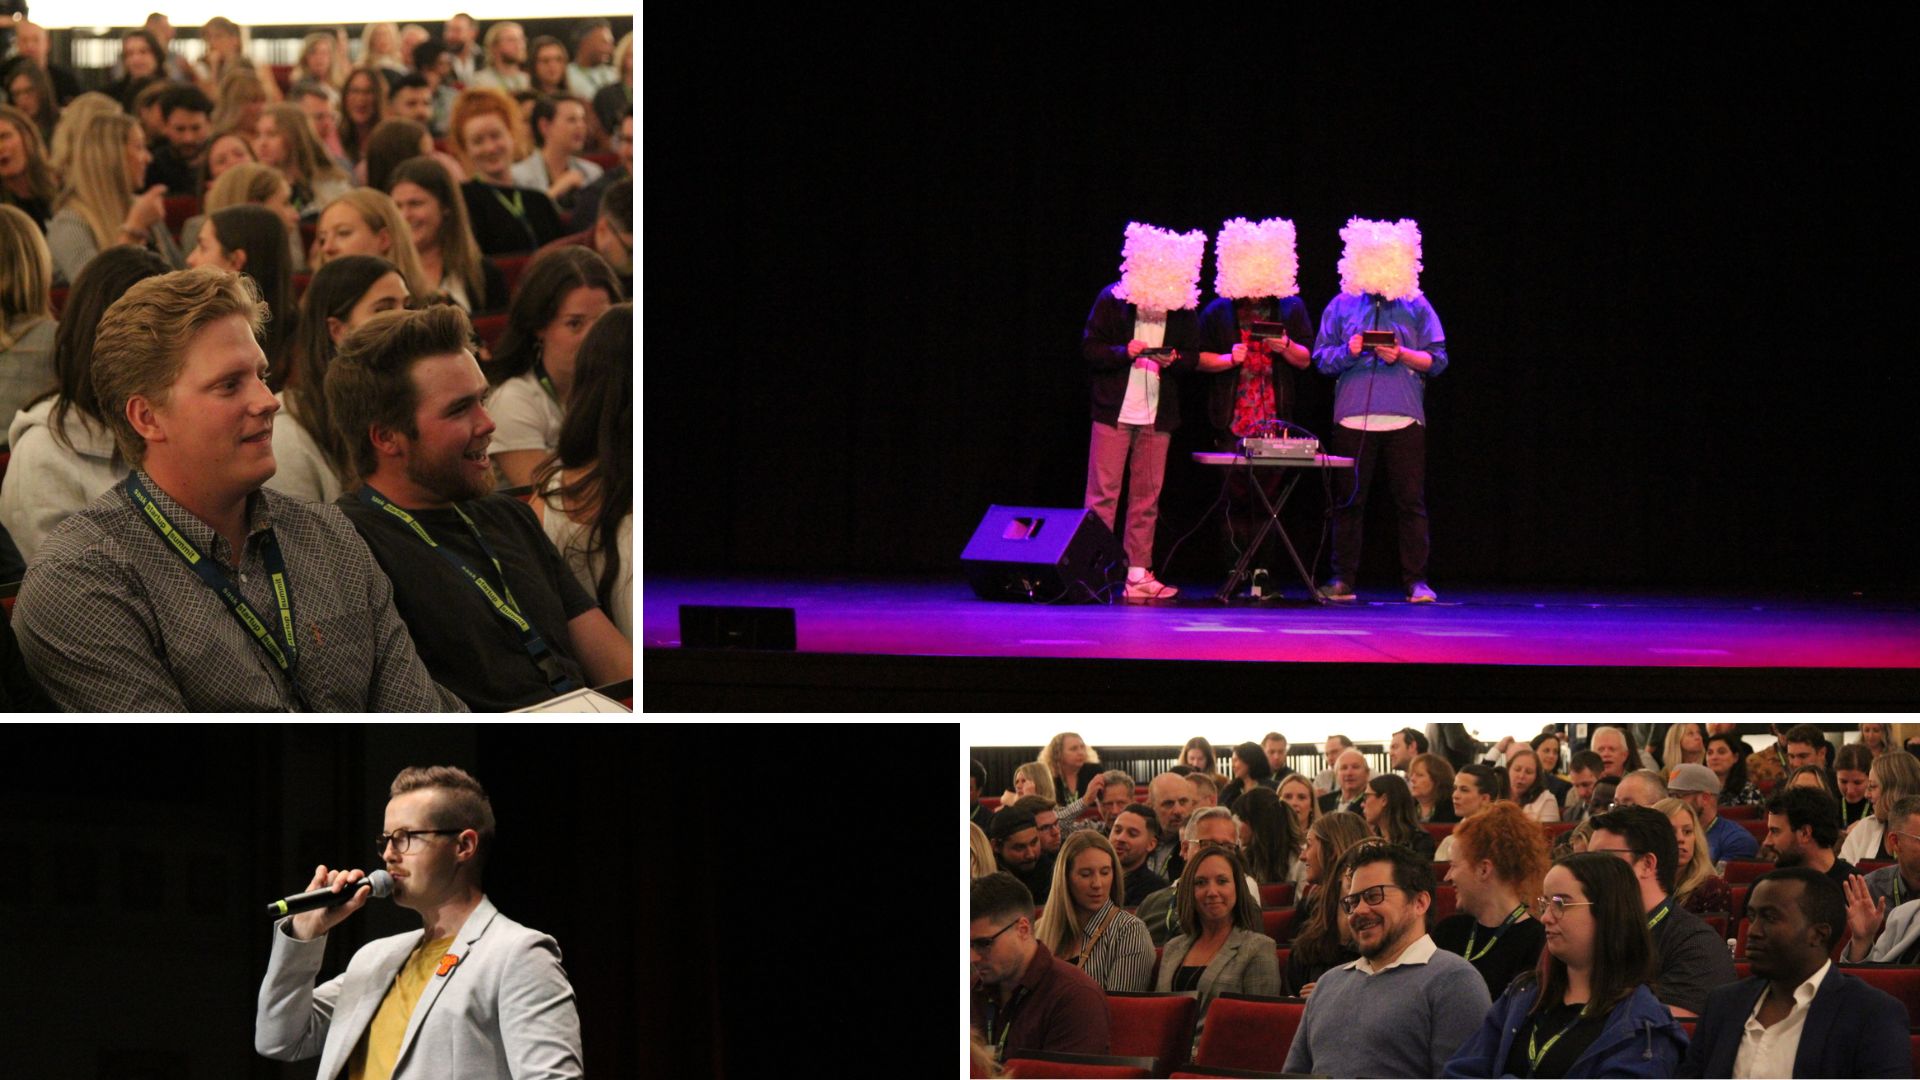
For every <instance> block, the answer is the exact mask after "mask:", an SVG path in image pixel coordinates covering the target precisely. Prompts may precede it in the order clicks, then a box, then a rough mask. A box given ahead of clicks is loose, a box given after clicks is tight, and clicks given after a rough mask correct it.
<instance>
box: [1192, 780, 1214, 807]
mask: <svg viewBox="0 0 1920 1080" xmlns="http://www.w3.org/2000/svg"><path fill="white" fill-rule="evenodd" d="M1187 783H1189V784H1192V785H1193V805H1195V806H1219V805H1220V787H1219V784H1220V778H1219V777H1218V776H1216V775H1214V774H1213V773H1202V772H1196V773H1188V774H1187Z"/></svg>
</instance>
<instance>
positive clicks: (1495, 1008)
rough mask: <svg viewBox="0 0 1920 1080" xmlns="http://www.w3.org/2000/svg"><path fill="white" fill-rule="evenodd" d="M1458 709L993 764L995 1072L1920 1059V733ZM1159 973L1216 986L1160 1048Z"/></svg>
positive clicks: (1616, 1069) (1185, 990)
mask: <svg viewBox="0 0 1920 1080" xmlns="http://www.w3.org/2000/svg"><path fill="white" fill-rule="evenodd" d="M1439 727H1442V726H1441V725H1434V726H1432V727H1430V728H1429V730H1428V731H1427V732H1421V731H1417V730H1414V729H1404V730H1402V731H1400V732H1395V733H1394V734H1393V736H1392V739H1391V741H1390V743H1389V744H1388V745H1387V746H1386V747H1384V748H1381V747H1379V746H1377V745H1376V746H1374V747H1371V748H1363V747H1359V746H1355V745H1354V743H1353V742H1352V740H1350V739H1348V738H1346V737H1345V736H1340V735H1335V736H1332V737H1331V738H1329V739H1328V740H1327V741H1326V744H1325V750H1324V758H1323V756H1322V751H1321V749H1320V748H1319V747H1318V745H1317V744H1316V745H1314V746H1310V747H1306V748H1303V755H1302V756H1310V757H1311V758H1312V762H1313V767H1312V768H1306V769H1300V770H1296V769H1295V768H1294V767H1293V765H1292V764H1290V763H1291V762H1292V761H1294V760H1296V758H1295V757H1293V756H1290V754H1289V746H1290V745H1291V744H1290V743H1289V742H1288V741H1287V739H1286V738H1285V737H1284V736H1282V735H1281V734H1279V733H1277V732H1271V733H1268V734H1267V735H1266V736H1265V738H1263V739H1261V740H1260V741H1258V742H1255V741H1251V740H1249V741H1247V742H1243V743H1239V744H1237V745H1234V746H1232V747H1231V749H1227V748H1224V747H1223V748H1221V749H1220V751H1219V752H1218V753H1216V749H1215V747H1214V746H1212V745H1211V744H1210V743H1209V742H1208V741H1207V740H1205V739H1193V740H1189V741H1188V742H1187V743H1186V744H1185V745H1184V746H1183V747H1181V748H1180V750H1179V752H1178V755H1177V757H1175V758H1173V759H1172V760H1173V761H1174V762H1175V763H1174V764H1172V765H1171V766H1170V767H1165V768H1164V770H1163V771H1158V772H1153V773H1152V774H1151V775H1140V774H1139V770H1147V771H1151V769H1152V767H1153V766H1151V765H1150V764H1144V763H1143V764H1140V765H1136V767H1135V770H1133V771H1130V770H1127V769H1112V768H1107V767H1105V766H1103V765H1102V764H1101V761H1100V755H1099V753H1098V752H1097V751H1096V750H1095V749H1094V748H1093V747H1092V746H1091V745H1090V744H1088V743H1087V742H1086V741H1085V740H1084V739H1082V738H1081V737H1080V736H1079V735H1078V734H1075V733H1071V732H1068V733H1062V734H1061V735H1058V736H1056V737H1055V738H1054V739H1053V740H1052V742H1051V743H1049V744H1048V746H1047V747H1046V749H1045V750H1044V751H1043V752H1041V753H1040V754H1039V759H1038V760H1037V761H1032V762H1028V763H1026V764H1023V765H1021V766H1019V768H1018V769H1017V770H1015V772H1014V774H1013V785H1012V787H1011V788H1010V789H1009V790H1008V791H1007V792H1006V793H1005V795H1004V796H1003V797H1002V798H1001V799H1000V800H998V801H997V807H996V805H995V802H996V801H995V800H992V799H989V798H986V796H987V795H988V794H989V793H990V792H991V791H992V790H995V789H992V788H989V787H988V781H989V777H988V775H987V770H986V768H985V767H983V766H982V765H981V764H980V762H978V761H976V762H974V765H973V770H972V777H971V792H970V797H969V801H968V804H967V812H968V815H969V819H970V823H969V826H968V831H969V833H970V835H971V836H972V838H973V839H972V843H971V874H972V879H973V884H972V899H971V904H970V908H969V911H968V917H969V920H970V929H969V938H970V957H971V972H972V987H971V1006H970V1015H971V1024H972V1046H973V1066H972V1068H973V1075H975V1076H999V1075H1006V1073H1004V1072H1003V1071H1002V1070H1003V1068H1004V1067H1005V1066H1006V1065H1007V1064H1008V1063H1009V1062H1018V1064H1017V1065H1016V1066H1015V1067H1016V1069H1017V1070H1018V1072H1017V1074H1018V1075H1028V1076H1037V1075H1060V1074H1068V1075H1120V1073H1101V1072H1095V1071H1085V1072H1082V1071H1075V1070H1080V1069H1095V1068H1097V1067H1098V1066H1096V1065H1095V1064H1094V1063H1093V1062H1090V1061H1088V1062H1081V1061H1077V1060H1076V1056H1085V1057H1096V1058H1097V1057H1103V1056H1108V1055H1120V1056H1122V1057H1127V1058H1129V1059H1136V1058H1139V1057H1141V1056H1142V1055H1152V1056H1156V1057H1157V1058H1158V1065H1159V1067H1160V1069H1162V1070H1164V1069H1168V1068H1178V1067H1180V1066H1181V1065H1183V1064H1186V1063H1187V1062H1189V1061H1191V1062H1192V1066H1191V1067H1193V1068H1194V1069H1196V1070H1199V1071H1202V1073H1203V1074H1204V1070H1208V1069H1227V1068H1235V1067H1238V1068H1243V1069H1244V1068H1251V1069H1254V1070H1255V1071H1254V1072H1250V1073H1247V1075H1262V1074H1278V1073H1280V1072H1281V1071H1283V1070H1284V1071H1285V1072H1286V1073H1288V1074H1303V1075H1304V1074H1314V1075H1324V1076H1379V1077H1422V1076H1478V1077H1494V1076H1539V1077H1597V1076H1640V1077H1673V1076H1686V1077H1787V1076H1794V1077H1813V1076H1907V1077H1910V1076H1913V1075H1914V1071H1913V1060H1914V1047H1913V1045H1910V1042H1909V1028H1910V1027H1911V1026H1914V1020H1913V1018H1912V1017H1910V1014H1909V1008H1920V993H1915V992H1913V990H1915V989H1920V978H1911V977H1912V976H1920V971H1908V970H1907V969H1906V966H1907V965H1920V903H1916V902H1915V901H1916V900H1920V790H1917V789H1916V785H1920V761H1916V758H1917V757H1920V738H1916V739H1915V741H1914V742H1913V743H1912V744H1910V745H1909V744H1906V743H1904V742H1901V741H1896V739H1894V738H1892V737H1890V731H1889V729H1888V728H1886V727H1885V726H1884V725H1861V726H1860V727H1859V729H1858V730H1859V736H1858V737H1857V738H1854V737H1853V736H1852V734H1851V733H1852V732H1853V731H1854V730H1855V729H1854V728H1853V727H1851V726H1849V727H1847V728H1845V729H1841V728H1839V727H1837V726H1836V727H1833V728H1823V727H1821V726H1818V725H1813V724H1800V725H1797V726H1794V727H1792V728H1789V729H1786V730H1784V731H1783V730H1781V729H1780V728H1778V727H1773V728H1772V729H1771V731H1768V730H1767V729H1766V728H1763V727H1761V726H1759V725H1733V724H1674V725H1670V726H1665V727H1664V730H1663V729H1662V726H1660V725H1618V726H1612V725H1608V726H1594V727H1593V728H1592V729H1591V730H1588V729H1587V726H1586V725H1581V726H1580V727H1579V728H1578V729H1577V733H1576V732H1569V731H1566V730H1561V729H1556V728H1549V729H1548V730H1546V731H1543V732H1541V733H1540V734H1539V735H1537V736H1535V737H1533V738H1531V739H1515V738H1504V739H1501V740H1500V741H1499V742H1497V743H1494V744H1491V745H1488V744H1485V743H1474V742H1472V741H1471V739H1467V740H1464V741H1463V740H1462V739H1460V738H1459V737H1458V736H1457V735H1451V736H1446V737H1444V738H1443V733H1442V732H1439V731H1436V730H1434V729H1436V728H1439ZM1869 728H1871V729H1873V730H1872V731H1871V732H1869V731H1868V730H1867V729H1869ZM1869 736H1871V737H1869ZM1849 739H1851V740H1852V741H1848V740H1849ZM1842 743H1844V745H1841V744H1842ZM1435 747H1439V748H1440V752H1439V753H1436V752H1435V751H1434V748H1435ZM1170 753H1171V752H1170ZM1135 760H1136V761H1137V760H1138V759H1137V758H1136V759H1135ZM1166 761H1167V759H1161V764H1162V765H1165V764H1166ZM1303 764H1304V762H1303ZM1003 767H1004V766H1003ZM1375 770H1379V771H1377V772H1376V771H1375ZM1840 773H1848V774H1851V775H1847V776H1841V775H1839V774H1840ZM1309 774H1318V775H1309ZM1136 796H1138V797H1139V801H1135V800H1136ZM1063 834H1064V835H1065V836H1066V837H1067V839H1066V841H1065V842H1064V843H1062V842H1061V840H1060V837H1061V836H1062V835H1063ZM1436 835H1437V836H1439V838H1440V843H1439V845H1438V847H1436V846H1435V839H1436ZM1730 878H1731V881H1730V880H1729V879H1730ZM1889 965H1891V966H1895V968H1897V970H1895V971H1889V972H1888V973H1887V975H1886V976H1884V977H1883V976H1882V975H1881V974H1880V972H1879V969H1880V968H1884V967H1887V966H1889ZM1909 985H1910V986H1911V987H1912V988H1913V989H1903V987H1907V986H1909ZM1144 990H1151V991H1155V992H1158V993H1160V994H1163V995H1168V996H1176V995H1181V996H1188V997H1191V998H1192V999H1193V1002H1194V1004H1193V1023H1192V1027H1191V1034H1192V1042H1191V1043H1190V1044H1189V1045H1187V1046H1185V1047H1183V1048H1182V1049H1181V1052H1180V1053H1178V1054H1176V1055H1174V1057H1173V1059H1172V1060H1170V1061H1169V1060H1167V1057H1166V1055H1165V1053H1164V1047H1161V1048H1156V1046H1155V1039H1156V1038H1158V1037H1159V1036H1158V1035H1157V1034H1156V1032H1157V1031H1158V1029H1157V1028H1153V1027H1151V1025H1150V1023H1149V1021H1147V1020H1145V1019H1142V1018H1143V1017H1146V1016H1148V1015H1149V1012H1148V1011H1146V1010H1143V1009H1139V1008H1135V1007H1132V1006H1130V1005H1128V1003H1127V1002H1126V1001H1123V1000H1122V999H1121V998H1117V997H1112V996H1111V995H1116V994H1118V995H1125V994H1129V993H1137V992H1140V991H1144ZM1889 990H1893V991H1896V992H1899V993H1901V994H1902V996H1901V997H1896V996H1894V993H1890V992H1889ZM1229 997H1230V998H1233V999H1234V1000H1233V1001H1232V1002H1230V1003H1229V1004H1231V1005H1233V1006H1234V1008H1233V1009H1232V1012H1231V1015H1229V1014H1228V1013H1227V1012H1224V1011H1222V1010H1224V1009H1226V1005H1223V1004H1222V1001H1223V998H1229ZM1903 997H1904V1000H1903ZM1261 1002H1264V1003H1268V1004H1266V1005H1258V1006H1250V1005H1249V1004H1247V1003H1261ZM1123 1005H1127V1007H1125V1008H1123V1007H1122V1006H1123ZM1257 1018H1264V1019H1257ZM1210 1024H1212V1025H1215V1026H1218V1025H1228V1026H1229V1030H1230V1032H1231V1034H1227V1035H1220V1036H1218V1037H1217V1038H1215V1037H1212V1036H1210V1035H1209V1025H1210ZM1916 1030H1920V1028H1916ZM1275 1046H1278V1047H1280V1048H1281V1049H1279V1050H1274V1049H1273V1047H1275ZM1236 1054H1238V1055H1246V1056H1244V1057H1235V1056H1234V1055H1236ZM1263 1054H1265V1055H1268V1056H1267V1057H1265V1058H1264V1059H1263V1058H1262V1057H1261V1055H1263ZM1281 1054H1283V1055H1284V1056H1283V1057H1281V1056H1278V1055H1281ZM1059 1055H1066V1056H1064V1057H1063V1056H1059ZM1209 1055H1211V1057H1212V1059H1211V1060H1209ZM1227 1058H1232V1060H1227ZM1053 1070H1058V1072H1056V1071H1053ZM1134 1075H1139V1074H1138V1073H1135V1074H1134ZM1152 1075H1166V1073H1165V1072H1164V1071H1155V1072H1153V1073H1152ZM1218 1075H1233V1074H1232V1073H1229V1072H1220V1073H1218Z"/></svg>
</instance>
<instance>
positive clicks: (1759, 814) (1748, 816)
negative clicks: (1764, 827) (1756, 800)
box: [1720, 806, 1766, 821]
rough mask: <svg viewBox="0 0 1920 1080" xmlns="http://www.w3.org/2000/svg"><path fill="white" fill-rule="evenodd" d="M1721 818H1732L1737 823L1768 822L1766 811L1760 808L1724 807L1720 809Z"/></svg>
mask: <svg viewBox="0 0 1920 1080" xmlns="http://www.w3.org/2000/svg"><path fill="white" fill-rule="evenodd" d="M1720 816H1721V817H1723V818H1732V819H1733V820H1735V821H1764V820H1766V814H1765V811H1764V809H1763V808H1762V807H1758V806H1723V807H1721V808H1720Z"/></svg>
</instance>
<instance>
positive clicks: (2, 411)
mask: <svg viewBox="0 0 1920 1080" xmlns="http://www.w3.org/2000/svg"><path fill="white" fill-rule="evenodd" d="M52 294H53V255H52V254H51V253H49V252H48V251H47V238H46V237H44V236H42V235H41V234H40V225H39V223H38V222H36V221H34V220H33V218H32V217H31V216H29V215H28V214H27V212H26V211H24V210H22V209H20V208H19V207H17V206H7V205H4V204H0V432H5V431H6V430H7V429H8V428H10V427H12V426H13V417H14V414H15V413H17V412H19V411H20V409H21V407H22V406H24V405H25V404H26V403H27V402H29V401H31V400H33V398H34V395H36V394H38V393H40V392H41V391H42V390H45V389H46V388H47V387H49V386H52V385H53V336H54V331H55V330H56V329H58V326H57V324H56V323H55V322H54V321H53V301H52Z"/></svg>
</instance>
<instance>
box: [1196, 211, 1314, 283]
mask: <svg viewBox="0 0 1920 1080" xmlns="http://www.w3.org/2000/svg"><path fill="white" fill-rule="evenodd" d="M1214 255H1215V256H1216V258H1217V260H1218V262H1219V272H1218V273H1216V274H1215V275H1214V278H1213V291H1214V292H1216V293H1218V294H1220V295H1221V296H1224V297H1227V298H1228V299H1231V300H1239V299H1242V298H1245V297H1255V296H1297V295H1299V293H1300V283H1299V281H1298V280H1297V279H1298V277H1299V273H1300V255H1299V253H1298V252H1297V251H1296V250H1295V246H1294V231H1293V222H1291V221H1288V220H1287V219H1285V218H1268V219H1266V220H1265V221H1262V222H1260V223H1259V224H1258V225H1255V224H1254V223H1252V222H1250V221H1248V220H1247V219H1246V218H1243V217H1238V218H1234V219H1233V220H1232V221H1229V222H1227V223H1226V224H1224V225H1222V226H1220V239H1219V240H1218V241H1216V242H1215V244H1214Z"/></svg>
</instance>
